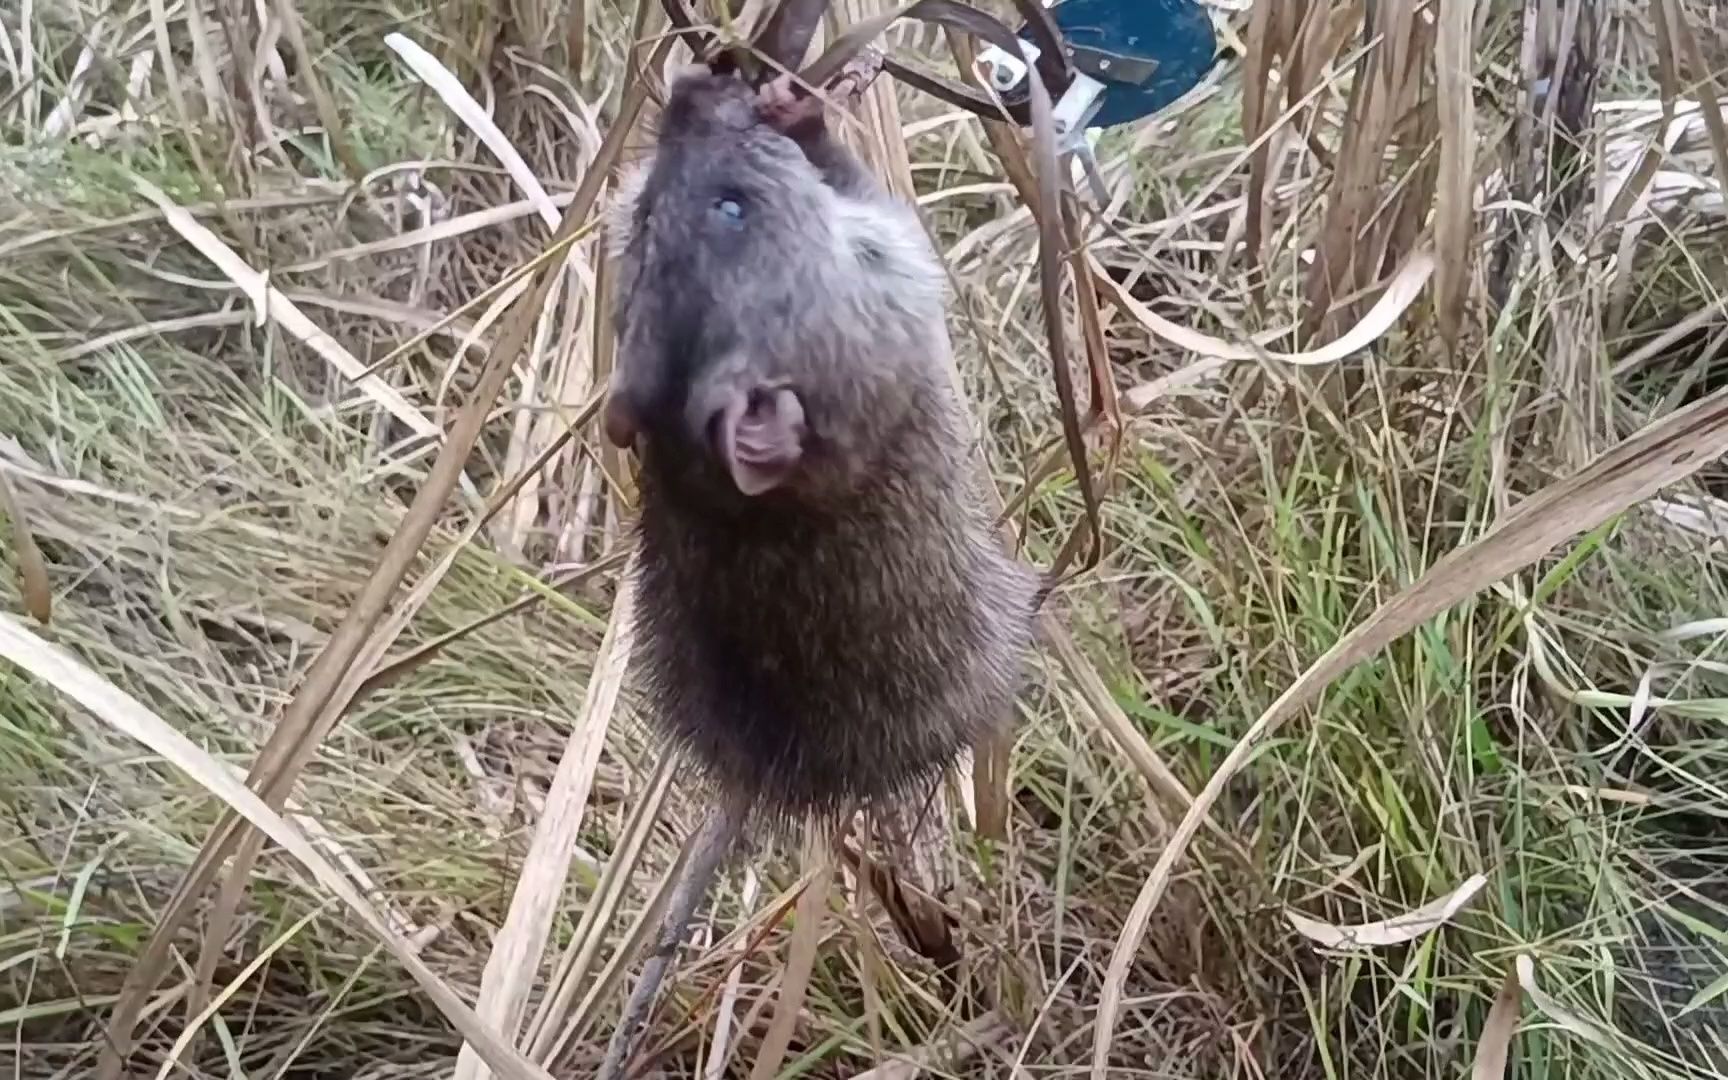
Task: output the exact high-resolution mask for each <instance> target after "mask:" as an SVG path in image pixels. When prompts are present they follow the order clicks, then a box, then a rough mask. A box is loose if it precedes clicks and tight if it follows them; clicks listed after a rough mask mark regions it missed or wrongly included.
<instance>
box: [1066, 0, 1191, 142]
mask: <svg viewBox="0 0 1728 1080" xmlns="http://www.w3.org/2000/svg"><path fill="white" fill-rule="evenodd" d="M1050 16H1051V18H1052V19H1053V20H1054V21H1055V23H1056V26H1057V28H1058V29H1059V30H1061V31H1062V37H1063V39H1064V41H1066V43H1067V44H1068V46H1069V47H1070V48H1071V49H1073V50H1074V52H1075V55H1074V56H1073V57H1072V58H1071V59H1072V62H1073V63H1074V66H1075V67H1076V68H1077V69H1079V70H1081V71H1084V72H1085V73H1086V74H1088V75H1091V76H1092V77H1093V78H1095V79H1097V80H1098V81H1099V82H1102V83H1103V84H1104V86H1105V90H1104V93H1103V95H1102V96H1103V104H1102V106H1101V107H1100V108H1099V110H1098V115H1097V118H1096V119H1094V120H1093V121H1092V123H1091V125H1089V126H1092V127H1115V126H1116V125H1117V124H1126V123H1128V122H1129V121H1131V120H1138V119H1140V118H1141V117H1143V116H1151V115H1152V114H1153V113H1155V112H1157V111H1158V110H1159V109H1162V108H1164V107H1166V106H1168V105H1169V104H1171V103H1172V102H1174V101H1175V100H1176V99H1177V98H1179V97H1181V96H1182V95H1183V94H1186V93H1187V92H1188V91H1190V90H1192V89H1194V87H1196V86H1198V85H1200V80H1201V79H1204V78H1205V77H1206V73H1207V72H1208V71H1210V70H1212V65H1213V63H1214V62H1215V60H1216V59H1217V54H1218V40H1217V37H1216V36H1215V35H1214V32H1213V29H1212V19H1211V18H1210V17H1209V16H1208V15H1207V14H1206V9H1205V8H1203V7H1201V6H1200V5H1199V4H1198V3H1196V2H1195V0H1062V2H1061V3H1058V4H1056V5H1055V6H1054V7H1052V8H1051V9H1050ZM1148 64H1150V65H1153V68H1152V70H1151V73H1150V75H1149V76H1146V77H1145V78H1144V80H1143V81H1142V80H1141V76H1145V74H1146V68H1147V65H1148ZM1112 70H1114V71H1116V72H1119V73H1124V74H1126V75H1128V77H1129V80H1131V81H1119V80H1118V79H1116V78H1112V74H1111V73H1112Z"/></svg>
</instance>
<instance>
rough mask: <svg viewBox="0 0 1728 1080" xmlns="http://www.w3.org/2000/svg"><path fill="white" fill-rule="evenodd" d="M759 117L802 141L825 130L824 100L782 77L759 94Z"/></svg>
mask: <svg viewBox="0 0 1728 1080" xmlns="http://www.w3.org/2000/svg"><path fill="white" fill-rule="evenodd" d="M756 114H757V115H758V116H760V117H761V118H762V122H763V123H764V124H767V125H768V126H769V127H771V128H773V129H774V130H775V131H778V132H779V133H780V134H782V135H786V136H789V137H791V138H793V139H798V140H803V139H806V138H808V137H810V136H812V135H815V134H817V133H819V132H820V131H821V130H822V124H823V117H822V99H821V98H819V97H816V96H815V95H814V94H811V93H808V92H807V91H805V90H804V89H803V88H802V87H800V86H798V85H797V84H796V83H794V82H793V81H792V76H790V75H781V76H780V77H778V78H776V79H773V80H771V81H769V82H766V83H763V84H762V86H761V87H759V88H758V89H757V91H756Z"/></svg>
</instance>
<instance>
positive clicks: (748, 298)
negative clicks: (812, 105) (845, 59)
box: [605, 69, 946, 497]
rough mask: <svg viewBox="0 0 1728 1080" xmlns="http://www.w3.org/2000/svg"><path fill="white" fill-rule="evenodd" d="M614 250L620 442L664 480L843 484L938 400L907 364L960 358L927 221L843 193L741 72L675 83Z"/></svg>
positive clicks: (768, 486) (615, 431)
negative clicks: (925, 397)
mask: <svg viewBox="0 0 1728 1080" xmlns="http://www.w3.org/2000/svg"><path fill="white" fill-rule="evenodd" d="M909 230H910V231H909ZM609 240H610V243H611V246H612V253H613V256H614V258H615V260H616V264H617V266H618V268H619V280H618V283H617V287H616V291H615V294H614V295H615V297H616V300H615V309H614V312H613V315H614V321H615V325H616V329H617V333H618V351H617V364H616V370H615V373H614V376H613V380H612V385H611V388H610V393H609V396H608V401H607V405H606V412H605V427H606V433H607V437H608V438H609V439H610V440H611V441H612V442H613V443H615V444H617V445H619V446H630V445H634V446H636V447H637V448H638V449H639V450H640V451H641V452H642V453H643V456H644V463H645V465H647V466H648V467H649V468H650V469H653V470H656V471H658V472H660V473H662V474H665V473H676V474H677V475H678V476H680V477H682V478H685V479H688V480H690V481H693V482H704V483H708V484H710V485H711V486H713V487H715V488H716V489H724V490H726V491H730V492H731V493H733V494H734V495H741V496H744V497H756V496H761V495H764V494H767V493H769V492H775V491H787V492H804V493H811V492H816V491H821V490H832V489H833V488H835V487H836V486H844V485H845V484H847V483H849V482H851V480H852V479H855V478H856V477H857V475H858V474H859V473H860V471H861V470H862V469H863V468H865V467H866V466H863V465H862V464H861V455H862V456H864V457H867V456H868V455H869V454H871V453H872V452H873V450H874V446H875V444H877V443H879V442H880V440H881V437H882V433H883V432H885V431H887V430H890V429H892V428H893V427H894V426H896V425H897V424H898V423H899V421H900V420H901V419H902V418H903V417H904V415H905V414H906V413H907V411H908V410H909V409H913V408H920V407H921V408H928V407H929V402H928V401H925V402H924V403H923V404H922V405H920V403H919V396H920V393H921V392H922V391H924V390H927V389H928V387H927V386H925V385H924V382H925V381H924V380H920V379H918V378H912V379H907V378H905V377H904V376H905V375H906V372H905V371H904V370H903V369H905V368H906V367H907V366H908V364H909V363H910V358H912V357H922V358H923V360H924V366H926V367H927V366H928V362H929V360H930V359H931V358H932V357H933V356H934V357H938V358H939V357H940V356H941V355H942V351H943V350H945V349H946V335H945V333H944V332H943V331H942V305H941V277H940V270H939V267H938V266H937V264H936V263H935V261H934V256H933V255H932V254H931V253H930V252H929V247H928V242H927V241H926V240H925V239H924V236H923V232H922V229H921V227H920V226H919V225H918V223H917V219H916V217H915V216H914V215H912V214H911V212H910V211H909V210H908V209H907V208H904V207H902V206H899V205H898V204H891V203H886V204H885V203H881V202H873V201H861V200H857V199H848V198H844V197H842V196H841V195H839V194H837V193H836V192H835V191H834V189H832V188H830V187H829V186H827V185H826V184H825V183H824V182H823V179H822V174H821V172H820V171H819V170H818V169H817V168H816V167H815V166H814V165H812V164H811V162H810V161H809V159H808V158H807V157H806V156H805V152H804V150H803V149H801V148H800V146H799V145H798V143H796V142H795V141H794V140H793V139H792V138H789V137H787V136H786V135H785V134H783V133H782V132H781V131H779V130H777V129H776V127H775V126H774V125H773V124H771V123H768V122H766V121H765V119H764V116H763V112H762V108H761V102H760V99H759V98H758V95H757V93H756V91H754V90H752V89H751V88H750V87H749V86H748V85H746V84H745V83H744V82H742V81H741V80H740V79H738V78H736V77H733V76H730V75H716V74H712V73H710V72H708V71H706V70H705V69H695V70H693V71H688V72H686V73H685V74H683V75H682V77H680V78H677V79H676V80H675V81H674V82H673V84H672V87H671V91H670V94H669V96H668V101H667V104H666V108H665V110H664V111H663V113H662V115H661V119H660V125H659V134H658V139H657V144H656V148H655V154H654V158H653V160H652V161H651V163H650V164H649V165H648V166H647V167H646V168H645V169H641V170H639V171H638V172H636V173H635V174H634V175H633V176H631V177H630V178H629V179H628V180H626V182H625V183H624V184H623V185H622V188H621V190H620V192H619V193H618V196H617V198H616V199H615V200H614V202H613V211H612V217H611V220H610V222H609ZM932 327H934V332H935V334H936V338H937V339H936V340H933V339H932V337H931V334H932Z"/></svg>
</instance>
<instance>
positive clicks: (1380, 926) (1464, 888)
mask: <svg viewBox="0 0 1728 1080" xmlns="http://www.w3.org/2000/svg"><path fill="white" fill-rule="evenodd" d="M1486 884H1488V878H1487V877H1485V876H1484V875H1482V874H1472V875H1471V876H1470V877H1469V878H1468V879H1466V880H1465V882H1464V884H1462V885H1460V886H1458V887H1457V888H1456V889H1454V890H1453V891H1452V892H1451V893H1449V894H1448V895H1446V896H1442V897H1441V898H1440V899H1438V900H1435V901H1433V902H1431V903H1427V904H1423V905H1422V906H1421V907H1419V908H1417V909H1416V910H1414V911H1410V912H1406V913H1405V914H1403V915H1398V916H1395V917H1393V918H1390V919H1381V920H1379V921H1377V922H1371V923H1359V924H1357V925H1355V926H1336V925H1334V924H1332V923H1324V922H1321V921H1319V920H1318V919H1310V918H1308V917H1307V916H1306V915H1299V914H1297V913H1296V912H1294V911H1287V912H1285V913H1284V917H1285V918H1286V919H1289V920H1290V925H1291V926H1292V927H1294V928H1295V930H1296V932H1297V933H1299V934H1301V935H1302V936H1303V937H1305V938H1308V939H1309V940H1310V941H1317V942H1319V943H1320V944H1321V945H1324V946H1326V947H1327V948H1329V949H1352V948H1363V947H1370V948H1372V947H1380V946H1385V945H1401V944H1403V943H1404V942H1406V941H1414V940H1416V939H1417V938H1419V937H1421V936H1422V935H1423V934H1426V933H1428V932H1429V931H1431V930H1435V929H1438V928H1439V927H1441V926H1442V925H1444V924H1445V923H1446V922H1448V921H1449V920H1450V919H1451V918H1452V916H1454V915H1456V914H1458V912H1459V911H1460V910H1461V909H1462V908H1463V907H1464V905H1465V904H1468V903H1469V902H1470V898H1471V897H1473V896H1475V895H1476V894H1477V893H1478V892H1480V891H1481V889H1482V886H1484V885H1486Z"/></svg>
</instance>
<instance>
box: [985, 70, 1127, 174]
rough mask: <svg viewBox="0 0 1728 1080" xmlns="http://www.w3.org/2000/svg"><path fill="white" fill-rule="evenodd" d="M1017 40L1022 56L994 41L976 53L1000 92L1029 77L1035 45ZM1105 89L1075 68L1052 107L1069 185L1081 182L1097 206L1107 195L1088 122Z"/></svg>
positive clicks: (1093, 131) (1059, 155)
mask: <svg viewBox="0 0 1728 1080" xmlns="http://www.w3.org/2000/svg"><path fill="white" fill-rule="evenodd" d="M1020 44H1021V48H1022V49H1023V50H1025V54H1026V56H1025V59H1023V60H1022V59H1021V58H1020V57H1017V56H1015V55H1013V54H1012V53H1010V52H1008V51H1007V50H1005V49H999V48H997V47H996V46H994V45H992V46H991V47H990V48H988V49H985V50H983V51H982V52H980V53H979V54H978V63H979V65H980V66H981V67H983V68H984V69H985V70H986V71H987V72H988V73H989V77H990V85H991V86H992V87H993V88H995V90H996V92H997V93H999V94H1006V93H1008V92H1010V91H1012V90H1013V89H1014V88H1015V87H1017V86H1019V85H1020V83H1021V81H1022V80H1024V79H1027V78H1030V77H1031V71H1032V67H1031V66H1032V64H1034V63H1036V62H1037V60H1038V56H1039V52H1038V47H1037V46H1036V45H1034V44H1032V43H1031V42H1029V41H1022V42H1021V43H1020ZM1105 89H1106V87H1105V84H1104V83H1102V82H1100V81H1099V80H1097V79H1094V78H1093V77H1092V76H1090V75H1087V74H1085V73H1083V72H1079V71H1076V72H1075V73H1074V81H1073V82H1071V83H1069V84H1068V89H1067V90H1065V91H1063V93H1062V97H1061V98H1060V99H1058V100H1057V101H1056V103H1055V105H1054V106H1053V107H1052V110H1051V119H1052V120H1053V121H1054V123H1055V128H1056V156H1057V158H1058V160H1060V161H1063V162H1065V163H1066V164H1067V165H1068V167H1069V182H1070V184H1071V186H1072V187H1073V188H1074V190H1075V191H1078V190H1079V189H1080V186H1081V184H1082V182H1084V183H1085V184H1086V185H1087V186H1089V187H1090V188H1091V191H1092V195H1093V197H1094V198H1095V199H1097V201H1098V204H1099V205H1100V206H1102V205H1103V204H1105V203H1107V202H1108V201H1109V198H1110V196H1109V191H1108V189H1107V188H1106V187H1105V186H1104V179H1103V176H1102V174H1101V173H1100V172H1099V171H1098V161H1097V158H1096V157H1095V156H1094V155H1093V152H1092V142H1093V140H1094V139H1095V138H1097V135H1098V132H1097V130H1096V129H1095V128H1092V127H1091V126H1090V125H1091V121H1092V119H1093V118H1094V117H1096V116H1097V115H1098V110H1099V109H1101V108H1103V107H1104V91H1105Z"/></svg>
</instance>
